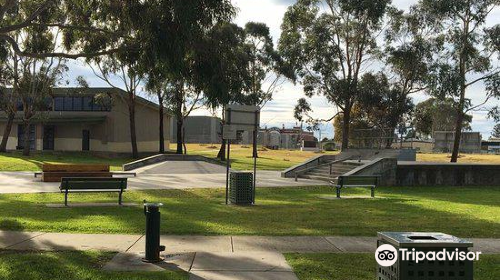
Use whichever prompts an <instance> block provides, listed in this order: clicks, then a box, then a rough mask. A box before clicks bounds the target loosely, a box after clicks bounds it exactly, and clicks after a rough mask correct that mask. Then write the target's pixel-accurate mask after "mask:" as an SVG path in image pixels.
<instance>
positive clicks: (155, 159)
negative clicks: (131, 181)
mask: <svg viewBox="0 0 500 280" xmlns="http://www.w3.org/2000/svg"><path fill="white" fill-rule="evenodd" d="M163 161H205V162H208V163H213V164H218V165H224V163H222V162H220V161H218V160H215V159H211V158H208V157H205V156H200V155H176V154H158V155H154V156H150V157H147V158H143V159H140V160H136V161H133V162H129V163H126V164H124V165H123V171H131V170H134V169H137V168H140V167H144V166H148V165H152V164H156V163H159V162H163Z"/></svg>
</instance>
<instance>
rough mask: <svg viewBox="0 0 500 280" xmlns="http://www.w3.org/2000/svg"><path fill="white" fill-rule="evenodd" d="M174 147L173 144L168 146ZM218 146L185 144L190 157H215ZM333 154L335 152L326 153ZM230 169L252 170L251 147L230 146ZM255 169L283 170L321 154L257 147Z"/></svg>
mask: <svg viewBox="0 0 500 280" xmlns="http://www.w3.org/2000/svg"><path fill="white" fill-rule="evenodd" d="M170 147H171V148H174V147H175V144H173V145H171V146H170ZM219 148H220V144H219V145H204V144H187V151H188V154H190V155H202V156H206V157H210V158H214V159H215V157H216V156H217V153H218V152H219ZM328 153H331V154H335V153H337V152H328ZM230 155H231V167H232V168H234V169H236V170H249V169H252V168H253V157H252V145H231V154H230ZM258 155H259V158H258V160H257V169H259V170H284V169H286V168H289V167H292V166H294V165H297V164H299V163H302V162H304V161H306V160H308V159H310V158H312V157H315V156H319V155H322V154H319V153H315V152H310V151H299V150H270V149H266V148H262V147H260V146H259V151H258Z"/></svg>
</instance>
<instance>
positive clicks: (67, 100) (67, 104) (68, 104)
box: [64, 96, 73, 111]
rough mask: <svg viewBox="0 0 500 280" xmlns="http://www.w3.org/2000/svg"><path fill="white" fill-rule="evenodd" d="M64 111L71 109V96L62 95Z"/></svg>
mask: <svg viewBox="0 0 500 280" xmlns="http://www.w3.org/2000/svg"><path fill="white" fill-rule="evenodd" d="M64 111H73V97H69V96H68V97H64Z"/></svg>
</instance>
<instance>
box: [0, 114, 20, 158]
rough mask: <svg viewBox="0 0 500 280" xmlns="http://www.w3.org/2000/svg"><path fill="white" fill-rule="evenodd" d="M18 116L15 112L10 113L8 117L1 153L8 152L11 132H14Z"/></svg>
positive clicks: (0, 145) (0, 147) (0, 148)
mask: <svg viewBox="0 0 500 280" xmlns="http://www.w3.org/2000/svg"><path fill="white" fill-rule="evenodd" d="M15 116H16V114H15V113H14V112H9V115H8V116H7V125H6V126H5V129H4V131H3V136H2V143H1V144H0V153H5V152H7V142H8V141H9V136H10V132H11V130H12V125H13V124H14V117H15Z"/></svg>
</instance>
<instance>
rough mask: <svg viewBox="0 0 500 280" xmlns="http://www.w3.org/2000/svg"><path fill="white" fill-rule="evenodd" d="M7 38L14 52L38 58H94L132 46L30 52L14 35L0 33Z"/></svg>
mask: <svg viewBox="0 0 500 280" xmlns="http://www.w3.org/2000/svg"><path fill="white" fill-rule="evenodd" d="M2 39H3V40H5V41H7V42H8V43H9V44H10V45H11V47H12V49H13V50H14V52H15V53H16V54H17V55H19V56H24V57H31V58H37V59H43V58H49V57H61V58H68V59H77V58H92V57H96V56H102V55H109V54H114V53H117V52H122V51H125V50H127V49H131V47H118V48H112V49H108V50H104V51H98V52H91V53H75V54H70V53H63V52H49V53H30V52H25V51H23V50H21V49H20V48H19V45H18V44H17V42H16V40H14V39H13V38H12V37H10V36H8V35H0V40H2Z"/></svg>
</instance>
